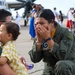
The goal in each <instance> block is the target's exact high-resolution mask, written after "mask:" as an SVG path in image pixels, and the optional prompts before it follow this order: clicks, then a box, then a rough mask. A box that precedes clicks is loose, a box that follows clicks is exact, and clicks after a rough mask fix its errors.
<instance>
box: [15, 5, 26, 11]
mask: <svg viewBox="0 0 75 75" xmlns="http://www.w3.org/2000/svg"><path fill="white" fill-rule="evenodd" d="M25 6H26V5H25V4H24V5H22V6H20V7H17V8H15V10H19V9H21V8H24V7H25Z"/></svg>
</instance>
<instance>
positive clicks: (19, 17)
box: [16, 12, 21, 29]
mask: <svg viewBox="0 0 75 75" xmlns="http://www.w3.org/2000/svg"><path fill="white" fill-rule="evenodd" d="M20 20H21V16H20V15H19V13H18V12H16V23H17V24H18V26H19V28H20V29H21V25H20Z"/></svg>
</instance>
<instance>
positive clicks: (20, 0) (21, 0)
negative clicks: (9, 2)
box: [17, 0, 26, 3]
mask: <svg viewBox="0 0 75 75" xmlns="http://www.w3.org/2000/svg"><path fill="white" fill-rule="evenodd" d="M17 1H19V2H23V3H26V1H24V0H17Z"/></svg>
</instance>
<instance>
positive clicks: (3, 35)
mask: <svg viewBox="0 0 75 75" xmlns="http://www.w3.org/2000/svg"><path fill="white" fill-rule="evenodd" d="M0 41H1V42H2V43H3V44H5V43H6V42H8V41H9V34H8V33H7V29H6V26H5V25H3V24H2V25H1V26H0Z"/></svg>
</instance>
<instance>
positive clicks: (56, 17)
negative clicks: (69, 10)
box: [53, 7, 59, 22]
mask: <svg viewBox="0 0 75 75" xmlns="http://www.w3.org/2000/svg"><path fill="white" fill-rule="evenodd" d="M53 13H54V16H55V21H56V22H58V18H59V15H58V12H57V9H56V7H54V11H53Z"/></svg>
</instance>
